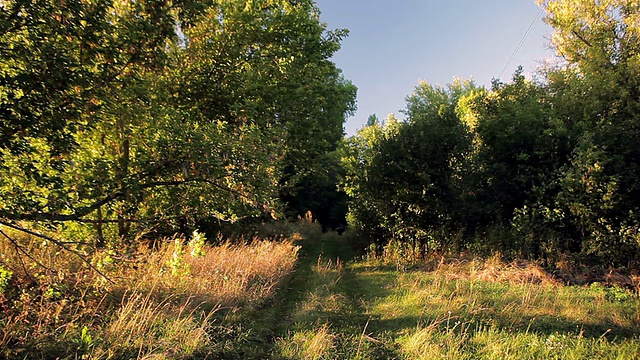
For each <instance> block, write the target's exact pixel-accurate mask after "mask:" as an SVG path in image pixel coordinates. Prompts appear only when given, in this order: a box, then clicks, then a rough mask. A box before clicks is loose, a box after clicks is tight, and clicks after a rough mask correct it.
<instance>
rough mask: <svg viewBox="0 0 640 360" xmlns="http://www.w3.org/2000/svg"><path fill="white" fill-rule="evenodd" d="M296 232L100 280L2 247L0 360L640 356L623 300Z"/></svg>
mask: <svg viewBox="0 0 640 360" xmlns="http://www.w3.org/2000/svg"><path fill="white" fill-rule="evenodd" d="M296 227H297V231H296V232H292V233H291V235H290V236H288V239H287V240H284V241H276V242H272V241H253V242H249V243H243V244H236V245H232V244H223V245H220V246H208V245H207V246H203V245H202V244H200V245H198V244H196V243H189V244H184V242H182V241H174V240H168V241H166V242H165V243H164V244H163V245H162V246H161V247H160V249H156V250H150V249H148V248H147V247H143V248H140V249H133V248H129V249H122V250H121V251H120V252H114V251H101V252H98V253H95V254H93V258H92V263H93V264H94V265H95V266H96V267H98V268H99V269H100V270H101V271H102V272H104V273H105V274H106V275H107V276H109V278H110V279H112V281H113V282H109V281H107V280H105V279H104V278H102V277H100V276H98V275H97V274H96V273H95V272H93V271H90V269H89V268H88V266H87V265H86V264H83V263H82V262H80V261H78V259H77V258H76V257H74V256H71V255H70V254H68V253H66V252H61V251H60V249H56V248H55V247H52V246H50V244H48V245H46V246H43V244H42V243H36V242H33V241H30V240H29V239H19V240H20V243H21V244H24V245H25V246H30V249H29V253H30V254H33V257H34V259H29V258H26V259H25V257H24V256H21V257H18V256H17V254H16V249H15V247H14V246H12V245H11V243H9V242H6V243H1V242H0V246H2V249H0V250H2V252H1V253H0V254H2V255H1V256H2V257H1V258H0V260H1V262H0V266H1V267H2V269H0V278H1V280H2V282H0V285H1V286H2V287H1V288H0V289H1V290H2V291H0V308H1V310H2V312H1V313H0V314H1V315H0V348H1V349H2V356H4V357H8V358H16V359H18V358H19V359H23V358H34V359H39V358H42V359H55V358H61V359H64V358H67V359H75V358H80V357H84V358H86V359H130V358H137V359H192V358H193V359H200V358H212V359H408V360H411V359H429V360H431V359H451V358H454V359H500V360H503V359H593V358H597V359H635V358H640V355H638V354H640V335H639V334H640V300H639V299H638V292H637V288H636V289H635V290H629V289H625V288H623V287H620V286H617V285H614V284H613V283H605V282H603V283H592V284H584V285H572V286H568V285H566V284H565V282H564V281H561V280H559V278H557V277H555V276H552V275H550V274H549V273H547V272H546V271H545V270H544V269H542V268H541V267H540V266H538V265H537V264H536V263H532V262H524V261H515V262H504V261H503V260H502V259H501V258H500V257H498V256H495V257H493V258H490V259H467V258H459V259H442V258H439V259H432V260H431V261H423V262H422V263H418V264H416V263H415V262H407V261H403V260H402V259H399V258H398V257H397V256H390V255H385V256H383V257H382V258H372V257H370V258H368V259H358V258H355V257H354V254H353V251H352V249H351V246H350V239H349V237H347V236H342V237H340V236H338V235H336V234H335V233H327V234H322V233H321V232H320V228H319V227H318V226H317V224H312V223H310V222H307V221H303V222H301V223H300V224H298V225H296ZM15 239H16V238H14V240H15ZM297 245H302V247H301V248H299V247H298V246H297ZM392 255H393V254H392ZM35 261H38V262H39V263H40V265H37V264H36V263H35Z"/></svg>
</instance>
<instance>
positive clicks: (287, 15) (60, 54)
mask: <svg viewBox="0 0 640 360" xmlns="http://www.w3.org/2000/svg"><path fill="white" fill-rule="evenodd" d="M319 13H320V12H319V10H318V9H317V7H316V6H315V4H314V2H313V1H311V0H302V1H300V0H296V1H291V0H256V1H243V0H224V1H218V0H207V1H200V0H198V1H191V0H180V1H177V0H174V1H170V0H153V1H121V0H99V1H85V0H66V1H54V0H34V1H32V0H30V1H23V0H8V1H3V2H2V3H1V4H0V125H1V130H0V199H1V201H0V224H3V225H5V226H8V227H10V228H13V229H22V230H27V231H31V230H33V229H39V230H38V231H42V232H48V233H51V230H56V231H60V230H61V231H64V233H65V234H66V235H65V236H67V237H66V238H65V239H63V240H70V241H72V242H73V243H74V244H75V243H76V242H77V241H78V240H81V241H82V242H84V243H89V244H90V245H98V246H104V245H105V244H107V243H109V242H118V241H125V242H126V241H129V240H131V239H132V238H134V237H135V236H136V235H139V234H141V233H147V234H148V233H149V232H152V233H156V234H158V235H161V234H172V233H174V232H184V233H187V234H188V233H190V231H192V230H193V229H194V228H195V226H196V224H197V223H199V222H206V221H208V222H209V223H216V224H217V223H219V222H221V221H227V222H234V221H237V220H240V219H246V218H259V217H262V218H267V219H269V218H271V217H278V218H281V217H282V216H284V215H287V214H289V215H292V216H294V215H295V214H298V213H302V214H304V212H305V211H306V210H308V209H309V208H311V209H312V210H313V211H316V208H318V207H322V206H325V207H327V206H330V204H329V205H328V204H322V203H318V202H317V201H316V203H313V204H310V200H304V199H305V197H306V198H312V196H311V195H308V194H313V193H314V192H318V191H324V190H323V189H326V188H327V187H331V181H333V187H335V178H329V177H327V176H326V166H325V164H326V163H333V164H337V163H338V159H337V157H335V156H331V155H328V154H330V153H331V152H332V151H334V150H335V149H336V147H337V145H338V143H339V142H340V140H341V139H342V137H343V122H344V119H345V117H346V116H348V115H349V114H351V113H352V112H353V111H354V110H355V94H356V88H355V86H353V85H352V84H351V83H350V82H349V81H347V80H345V79H344V78H343V77H342V75H341V73H340V70H339V69H337V68H336V66H335V64H334V63H333V62H331V60H330V59H331V56H332V55H333V54H334V53H335V52H336V51H337V50H338V49H339V47H340V41H341V39H342V38H343V37H344V36H346V34H347V32H346V30H336V31H328V30H327V29H326V25H325V24H323V23H322V22H320V20H319ZM318 174H320V175H321V176H319V175H318ZM294 199H296V201H293V200H294ZM299 199H302V200H299ZM329 212H330V211H328V212H327V213H329ZM29 229H31V230H29ZM5 235H6V234H5Z"/></svg>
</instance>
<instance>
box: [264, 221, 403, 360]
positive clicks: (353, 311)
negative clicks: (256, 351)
mask: <svg viewBox="0 0 640 360" xmlns="http://www.w3.org/2000/svg"><path fill="white" fill-rule="evenodd" d="M302 251H303V252H302V253H301V254H300V255H301V257H300V265H299V267H298V271H297V275H296V278H295V279H293V281H292V287H291V289H290V291H289V294H288V295H287V297H286V299H285V300H284V303H283V304H282V305H283V308H282V309H281V311H282V314H283V315H284V316H283V318H282V322H281V323H280V325H279V326H278V330H277V334H278V336H277V338H276V342H275V344H274V347H273V349H272V354H271V358H274V359H278V358H282V359H393V358H398V354H396V353H395V352H394V350H393V348H392V346H391V347H390V346H388V344H386V343H384V342H382V341H379V340H377V338H376V337H377V334H375V330H376V322H377V319H376V316H372V315H371V314H369V313H368V311H367V302H368V300H370V299H371V298H372V297H375V296H376V295H380V294H381V293H380V291H379V290H380V289H374V288H371V285H372V284H370V283H366V284H363V283H362V276H361V274H359V273H358V270H357V269H355V268H354V267H353V262H352V260H353V251H352V249H351V247H350V246H349V244H347V243H346V240H345V239H344V238H342V237H339V236H338V235H337V234H335V233H330V234H324V235H322V236H321V237H318V238H311V239H308V240H307V241H306V242H305V243H304V245H303V248H302ZM363 285H364V286H365V287H366V288H367V289H373V290H374V291H373V293H369V294H367V291H366V290H365V287H363Z"/></svg>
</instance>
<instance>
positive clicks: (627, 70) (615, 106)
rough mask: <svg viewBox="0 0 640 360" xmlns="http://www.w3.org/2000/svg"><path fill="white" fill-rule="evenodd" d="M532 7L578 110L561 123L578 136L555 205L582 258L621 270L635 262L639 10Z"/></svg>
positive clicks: (619, 2) (613, 2) (623, 5)
mask: <svg viewBox="0 0 640 360" xmlns="http://www.w3.org/2000/svg"><path fill="white" fill-rule="evenodd" d="M540 4H541V5H542V6H543V7H544V8H545V9H546V11H547V22H548V23H549V24H550V25H551V26H553V27H554V29H555V33H554V35H553V38H552V46H554V48H555V49H556V50H557V52H558V54H559V55H560V56H562V57H563V58H564V59H565V60H566V61H567V69H566V70H565V73H564V79H577V80H570V81H571V83H572V84H573V86H575V87H576V89H577V91H575V93H577V94H578V96H576V98H574V99H573V100H572V101H573V102H574V103H575V104H581V105H582V107H583V108H582V109H581V111H577V112H574V113H572V114H568V115H567V116H568V117H569V118H570V119H571V120H570V121H571V122H573V123H575V124H577V126H578V127H579V128H580V129H581V131H580V135H579V138H578V139H577V146H576V149H575V151H574V155H573V157H572V158H571V167H570V168H569V169H568V170H567V172H566V174H565V176H564V177H563V179H562V187H563V191H562V192H561V193H560V194H559V200H558V201H559V203H561V204H562V206H563V207H564V209H565V210H566V213H567V217H568V220H569V221H570V222H571V223H572V224H573V225H574V226H576V227H577V229H578V230H579V232H580V234H581V236H582V238H583V241H582V249H583V250H584V252H585V253H586V254H592V255H596V256H599V257H600V258H601V259H606V258H614V259H616V260H617V261H618V263H624V262H625V260H628V259H633V258H634V257H635V256H636V255H637V254H638V243H637V234H638V232H639V230H638V229H639V228H638V225H637V224H638V220H639V219H638V217H637V215H636V214H638V211H640V208H639V207H640V202H639V201H638V199H640V197H639V196H640V186H639V184H638V181H637V179H638V178H639V177H640V148H639V147H638V145H637V144H638V140H639V139H640V128H639V127H638V120H639V119H640V80H639V77H638V75H637V74H639V73H640V41H639V39H640V37H639V36H640V25H639V20H640V18H639V16H640V15H639V13H640V11H639V10H640V5H639V4H638V2H637V1H628V0H607V1H597V2H593V1H564V0H554V1H541V2H540ZM569 72H573V74H570V75H567V73H569ZM551 76H555V79H558V78H561V77H560V76H558V74H557V73H555V74H554V73H552V74H551ZM552 80H553V79H552Z"/></svg>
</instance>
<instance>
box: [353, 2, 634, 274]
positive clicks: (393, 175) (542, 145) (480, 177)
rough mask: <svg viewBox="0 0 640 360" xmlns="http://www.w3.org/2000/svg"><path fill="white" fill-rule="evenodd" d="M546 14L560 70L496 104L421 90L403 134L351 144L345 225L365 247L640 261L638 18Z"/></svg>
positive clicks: (519, 78) (619, 5) (457, 88)
mask: <svg viewBox="0 0 640 360" xmlns="http://www.w3.org/2000/svg"><path fill="white" fill-rule="evenodd" d="M540 4H541V6H543V8H544V9H546V10H547V21H548V22H549V24H551V25H552V26H553V27H554V28H555V29H556V32H555V34H554V36H553V38H552V45H553V46H554V48H555V49H556V50H557V52H558V55H560V56H561V57H562V58H563V59H564V60H565V63H564V65H563V66H559V67H556V68H549V69H546V70H545V71H544V72H543V73H541V79H540V80H539V81H531V80H526V79H525V78H524V76H523V75H522V71H521V70H519V71H517V72H516V73H515V74H514V77H513V79H512V81H511V82H508V83H500V82H497V81H496V82H494V84H493V86H492V88H491V89H488V90H486V89H484V88H477V87H475V86H473V84H472V83H468V82H461V81H456V82H455V83H453V84H451V85H449V86H448V87H446V88H439V87H434V86H430V85H428V84H425V83H421V84H420V85H419V86H418V87H416V90H415V91H414V93H413V94H412V95H411V96H409V97H408V98H407V109H406V110H405V114H406V117H407V118H406V121H405V122H402V123H397V124H396V125H394V127H393V131H390V130H384V127H382V126H380V125H377V124H369V125H368V126H367V127H365V128H363V129H362V130H361V131H360V132H359V133H358V134H357V135H356V136H354V137H352V138H351V139H349V140H348V141H346V143H345V145H344V147H343V163H344V166H345V169H346V175H345V176H344V178H343V179H342V184H343V186H344V187H345V189H346V190H347V193H348V194H349V196H350V199H351V200H350V215H349V218H350V220H351V224H352V226H354V227H355V228H356V229H358V230H359V231H360V232H361V233H362V234H364V235H365V236H367V237H368V238H369V239H370V241H371V242H378V243H380V242H383V241H386V240H388V239H395V240H401V241H412V242H415V243H419V244H420V246H421V248H422V250H423V251H425V250H430V249H436V250H437V249H442V248H444V247H446V246H451V244H450V243H449V242H450V241H451V239H453V238H456V239H457V240H456V241H457V243H456V245H457V246H464V247H473V248H476V249H486V250H491V251H496V250H499V251H502V252H506V253H514V254H517V255H519V256H527V257H543V258H549V257H554V256H557V254H558V253H559V252H571V253H576V254H580V255H581V256H583V258H584V259H590V261H596V260H597V261H600V262H602V263H607V264H614V265H626V264H627V263H628V262H629V261H635V260H636V259H637V258H638V255H639V254H640V217H639V215H638V214H639V212H640V182H639V180H638V179H640V145H638V144H640V142H638V140H640V127H639V126H638V124H640V123H639V120H640V83H639V81H640V80H639V79H640V17H639V15H638V14H640V6H639V5H638V4H637V2H635V1H626V0H610V1H599V2H593V1H566V0H552V1H541V2H540ZM374 230H375V231H374ZM453 234H457V235H456V236H453ZM460 234H462V236H460Z"/></svg>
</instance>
